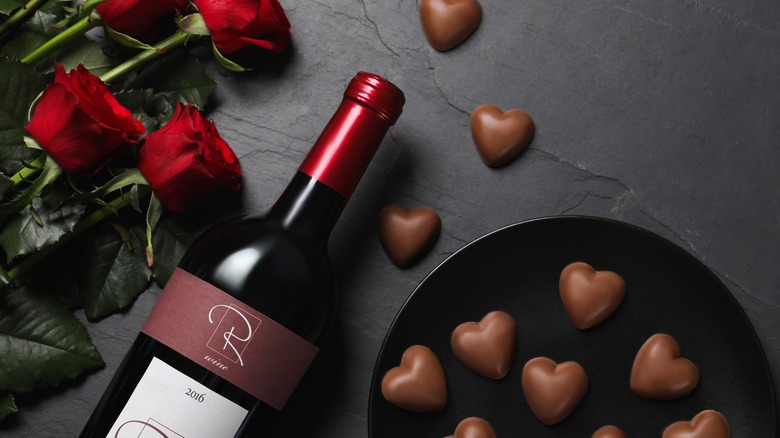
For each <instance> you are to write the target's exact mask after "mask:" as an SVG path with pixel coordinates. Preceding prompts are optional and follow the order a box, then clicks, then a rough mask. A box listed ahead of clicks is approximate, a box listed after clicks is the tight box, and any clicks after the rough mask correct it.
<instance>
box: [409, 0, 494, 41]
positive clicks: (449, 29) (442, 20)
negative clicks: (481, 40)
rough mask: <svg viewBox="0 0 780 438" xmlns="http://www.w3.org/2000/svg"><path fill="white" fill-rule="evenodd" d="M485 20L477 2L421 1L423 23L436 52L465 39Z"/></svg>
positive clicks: (426, 34)
mask: <svg viewBox="0 0 780 438" xmlns="http://www.w3.org/2000/svg"><path fill="white" fill-rule="evenodd" d="M480 21H482V6H480V4H479V2H477V0H421V1H420V23H421V24H422V30H423V33H424V34H425V38H426V39H427V40H428V43H429V44H430V45H431V47H433V48H434V49H436V50H438V51H440V52H444V51H447V50H450V49H452V48H453V47H455V46H457V45H458V44H460V43H462V42H463V41H465V40H466V38H468V37H469V36H470V35H471V34H472V33H474V31H475V30H477V27H479V23H480Z"/></svg>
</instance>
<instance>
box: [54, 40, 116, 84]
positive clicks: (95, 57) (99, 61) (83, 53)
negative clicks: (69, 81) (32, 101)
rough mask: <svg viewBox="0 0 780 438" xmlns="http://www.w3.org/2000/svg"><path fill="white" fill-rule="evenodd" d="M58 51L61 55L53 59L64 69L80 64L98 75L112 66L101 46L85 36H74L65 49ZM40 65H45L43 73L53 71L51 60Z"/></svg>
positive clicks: (68, 69) (67, 69)
mask: <svg viewBox="0 0 780 438" xmlns="http://www.w3.org/2000/svg"><path fill="white" fill-rule="evenodd" d="M59 53H61V55H60V56H55V57H54V59H56V60H57V62H59V63H60V64H62V66H63V67H65V71H70V70H72V69H74V68H76V67H77V66H78V65H79V64H82V65H84V68H86V69H87V70H89V72H90V73H92V74H94V75H95V76H100V75H102V74H103V73H105V72H107V71H109V70H111V68H113V66H114V64H113V63H112V62H111V59H110V58H109V57H108V56H106V54H105V52H103V48H102V47H101V46H100V45H99V44H97V43H96V42H94V41H90V40H88V39H87V38H86V37H79V38H76V39H75V40H74V41H73V42H71V43H70V44H68V46H67V48H66V49H65V50H61V51H60V52H59ZM41 65H46V66H47V67H46V69H45V71H43V72H44V73H51V72H53V71H54V63H53V62H44V63H42V64H41Z"/></svg>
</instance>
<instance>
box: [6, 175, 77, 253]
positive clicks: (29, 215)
mask: <svg viewBox="0 0 780 438" xmlns="http://www.w3.org/2000/svg"><path fill="white" fill-rule="evenodd" d="M53 189H54V188H53ZM69 195H70V193H69V192H67V191H65V190H63V189H60V188H57V190H49V191H48V193H47V194H46V196H44V197H36V198H34V199H33V200H32V202H31V203H30V207H29V208H28V209H27V210H23V211H20V212H19V213H17V214H15V215H13V216H11V218H10V219H9V220H8V222H7V223H5V224H4V225H3V229H2V231H0V246H2V248H3V250H4V251H5V254H6V257H7V259H8V263H10V262H11V261H12V260H14V259H16V258H17V257H20V256H23V255H27V254H31V253H33V252H35V251H38V250H40V249H42V248H45V247H47V246H49V245H52V244H54V243H56V242H57V241H58V240H60V238H62V236H64V235H65V234H66V233H68V232H70V231H72V230H73V227H74V226H76V224H77V223H78V222H79V219H81V217H82V216H83V215H84V209H85V207H86V204H85V201H83V200H81V201H74V202H69V203H65V204H63V202H64V200H65V198H66V197H67V196H69Z"/></svg>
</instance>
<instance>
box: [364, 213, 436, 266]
mask: <svg viewBox="0 0 780 438" xmlns="http://www.w3.org/2000/svg"><path fill="white" fill-rule="evenodd" d="M440 231H441V219H440V218H439V215H438V214H437V213H436V212H435V211H434V210H433V209H431V208H430V207H417V208H415V209H413V210H407V209H406V207H404V206H403V205H400V204H390V205H388V206H386V207H385V208H383V209H382V211H381V212H380V213H379V241H380V243H381V244H382V248H384V250H385V253H387V256H388V257H389V258H390V260H391V261H392V262H393V263H395V264H396V265H397V266H399V267H401V268H406V267H409V266H411V265H413V264H415V263H417V262H418V261H419V260H420V258H422V256H424V255H425V253H427V252H428V251H429V250H430V249H431V248H432V247H433V245H434V244H435V243H436V239H437V238H438V237H439V232H440Z"/></svg>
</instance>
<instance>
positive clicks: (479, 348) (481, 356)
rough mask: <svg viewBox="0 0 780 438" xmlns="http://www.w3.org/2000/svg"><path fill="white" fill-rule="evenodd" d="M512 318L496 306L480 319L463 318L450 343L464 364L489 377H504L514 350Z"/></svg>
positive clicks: (514, 335) (514, 334)
mask: <svg viewBox="0 0 780 438" xmlns="http://www.w3.org/2000/svg"><path fill="white" fill-rule="evenodd" d="M515 328H516V325H515V320H514V319H513V318H512V317H511V316H510V315H509V314H508V313H506V312H502V311H500V310H495V311H492V312H490V313H488V314H487V315H485V316H484V317H483V318H482V320H481V321H480V322H464V323H463V324H461V325H459V326H457V327H456V328H455V330H453V332H452V336H451V338H450V345H451V346H452V351H453V352H454V353H455V356H457V357H458V359H460V360H461V361H462V362H463V363H464V364H465V365H466V366H467V367H469V368H471V369H472V370H474V371H476V372H477V373H479V374H481V375H483V376H485V377H487V378H490V379H503V378H504V377H506V374H507V373H508V372H509V367H510V366H511V365H512V358H513V357H514V354H515V339H516V338H517V334H516V332H515Z"/></svg>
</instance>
